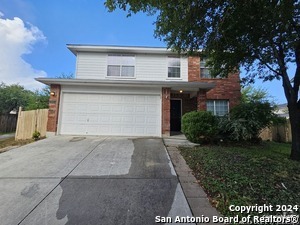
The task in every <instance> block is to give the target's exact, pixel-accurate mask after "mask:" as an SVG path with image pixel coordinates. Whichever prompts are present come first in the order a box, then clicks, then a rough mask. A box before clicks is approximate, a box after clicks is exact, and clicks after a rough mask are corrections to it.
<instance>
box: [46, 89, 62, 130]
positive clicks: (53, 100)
mask: <svg viewBox="0 0 300 225" xmlns="http://www.w3.org/2000/svg"><path fill="white" fill-rule="evenodd" d="M51 92H53V93H55V95H54V96H52V95H51V94H50V99H49V111H48V123H47V132H51V133H55V134H56V132H57V123H58V112H59V100H60V85H57V84H51V87H50V93H51Z"/></svg>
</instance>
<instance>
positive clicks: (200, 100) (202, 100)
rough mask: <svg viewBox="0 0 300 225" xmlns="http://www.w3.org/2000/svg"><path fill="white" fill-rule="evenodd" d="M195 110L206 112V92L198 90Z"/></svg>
mask: <svg viewBox="0 0 300 225" xmlns="http://www.w3.org/2000/svg"><path fill="white" fill-rule="evenodd" d="M197 110H198V111H206V90H203V89H200V90H199V91H198V93H197Z"/></svg>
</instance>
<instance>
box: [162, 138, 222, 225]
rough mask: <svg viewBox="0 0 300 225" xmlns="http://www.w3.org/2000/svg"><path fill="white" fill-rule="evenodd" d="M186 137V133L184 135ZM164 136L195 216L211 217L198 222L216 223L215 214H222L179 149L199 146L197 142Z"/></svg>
mask: <svg viewBox="0 0 300 225" xmlns="http://www.w3.org/2000/svg"><path fill="white" fill-rule="evenodd" d="M183 137H184V135H183ZM183 137H181V138H172V137H171V138H169V137H168V138H164V143H165V145H166V148H167V151H168V153H169V155H170V158H171V161H172V163H173V166H174V169H175V171H176V173H177V176H178V179H179V181H180V184H181V187H182V189H183V192H184V194H185V196H186V198H187V201H188V204H189V205H190V208H191V210H192V213H193V215H194V216H195V217H209V218H210V222H209V223H198V224H216V223H212V217H213V216H221V214H220V213H219V212H218V211H217V210H216V209H215V208H214V207H212V206H211V204H210V203H209V201H208V198H207V195H206V193H205V192H204V191H203V189H202V187H201V186H200V185H199V184H198V183H197V180H196V178H195V177H194V175H193V173H192V170H191V169H190V168H189V166H188V165H187V164H186V162H185V160H184V158H183V157H182V155H181V154H180V152H179V150H178V146H190V147H193V146H197V144H194V143H191V142H189V141H188V140H186V139H185V137H184V138H183Z"/></svg>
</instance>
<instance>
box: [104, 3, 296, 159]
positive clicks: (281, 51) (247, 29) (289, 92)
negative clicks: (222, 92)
mask: <svg viewBox="0 0 300 225" xmlns="http://www.w3.org/2000/svg"><path fill="white" fill-rule="evenodd" d="M105 5H106V7H107V8H108V9H109V10H110V11H114V10H115V9H117V8H120V9H122V10H125V11H127V12H128V16H130V15H131V14H132V13H137V12H139V11H142V12H145V13H148V14H149V15H157V19H156V22H155V24H156V29H155V36H156V37H158V38H160V39H161V40H163V41H165V42H166V43H167V47H169V48H171V49H173V50H175V51H178V52H184V53H187V54H199V55H200V57H201V56H206V57H207V58H208V66H209V67H211V68H212V69H211V73H212V75H214V76H216V75H218V76H222V77H227V76H228V74H230V73H232V72H236V71H237V70H238V69H239V68H240V67H241V66H242V67H244V68H245V69H246V71H247V76H246V77H244V78H243V79H242V81H243V82H245V83H253V82H254V81H255V78H260V79H263V80H264V81H268V80H270V81H271V80H273V79H278V80H281V81H282V85H283V89H284V93H285V97H286V99H287V102H288V108H289V115H290V122H291V126H292V137H293V138H292V139H293V142H292V153H291V158H293V159H297V160H300V102H299V101H298V94H299V85H300V1H293V0H248V1H243V0H192V1H191V0H180V1H179V0H174V1H169V0H159V1H156V0H107V1H106V2H105ZM291 64H293V65H295V67H296V70H295V71H294V72H293V73H292V74H288V67H289V66H290V65H291ZM291 78H293V82H291Z"/></svg>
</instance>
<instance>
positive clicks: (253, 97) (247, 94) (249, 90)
mask: <svg viewBox="0 0 300 225" xmlns="http://www.w3.org/2000/svg"><path fill="white" fill-rule="evenodd" d="M270 98H272V97H271V96H269V95H268V92H267V91H266V90H265V89H263V88H254V87H253V86H247V87H244V88H242V90H241V102H243V103H248V102H269V99H270ZM270 103H271V105H272V104H273V101H272V102H270Z"/></svg>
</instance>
